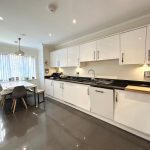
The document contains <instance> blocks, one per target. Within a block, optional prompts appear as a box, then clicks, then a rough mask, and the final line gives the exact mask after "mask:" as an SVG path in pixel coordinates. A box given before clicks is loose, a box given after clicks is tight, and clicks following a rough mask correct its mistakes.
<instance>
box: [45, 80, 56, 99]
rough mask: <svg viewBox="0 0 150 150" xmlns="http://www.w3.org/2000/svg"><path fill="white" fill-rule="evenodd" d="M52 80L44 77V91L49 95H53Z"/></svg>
mask: <svg viewBox="0 0 150 150" xmlns="http://www.w3.org/2000/svg"><path fill="white" fill-rule="evenodd" d="M53 92H54V89H53V80H50V79H45V93H46V94H47V95H49V96H53V95H54V93H53Z"/></svg>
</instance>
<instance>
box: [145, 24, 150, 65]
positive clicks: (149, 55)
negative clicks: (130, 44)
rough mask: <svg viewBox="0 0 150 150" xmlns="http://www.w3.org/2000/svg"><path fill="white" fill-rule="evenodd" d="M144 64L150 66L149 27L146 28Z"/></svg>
mask: <svg viewBox="0 0 150 150" xmlns="http://www.w3.org/2000/svg"><path fill="white" fill-rule="evenodd" d="M146 63H147V64H150V26H148V27H147V39H146Z"/></svg>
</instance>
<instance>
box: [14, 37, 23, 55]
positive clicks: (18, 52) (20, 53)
mask: <svg viewBox="0 0 150 150" xmlns="http://www.w3.org/2000/svg"><path fill="white" fill-rule="evenodd" d="M18 41H19V49H18V51H17V52H16V53H15V54H16V55H19V56H24V52H23V51H22V50H21V49H20V41H21V38H18Z"/></svg>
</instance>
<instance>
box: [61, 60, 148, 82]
mask: <svg viewBox="0 0 150 150" xmlns="http://www.w3.org/2000/svg"><path fill="white" fill-rule="evenodd" d="M91 68H92V69H94V70H95V72H96V77H101V78H117V79H125V80H140V81H150V79H144V71H149V70H150V67H148V66H146V65H119V60H107V61H99V62H88V63H86V64H82V65H81V67H80V68H73V67H72V68H59V71H60V72H63V73H64V74H65V75H71V76H76V72H79V76H86V77H90V76H92V75H89V74H88V70H89V69H91Z"/></svg>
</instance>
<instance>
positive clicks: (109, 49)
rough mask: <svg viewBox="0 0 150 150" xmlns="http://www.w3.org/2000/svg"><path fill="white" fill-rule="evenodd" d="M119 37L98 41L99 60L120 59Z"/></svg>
mask: <svg viewBox="0 0 150 150" xmlns="http://www.w3.org/2000/svg"><path fill="white" fill-rule="evenodd" d="M119 56H120V47H119V35H114V36H111V37H107V38H104V39H101V40H98V41H97V60H108V59H119Z"/></svg>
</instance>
